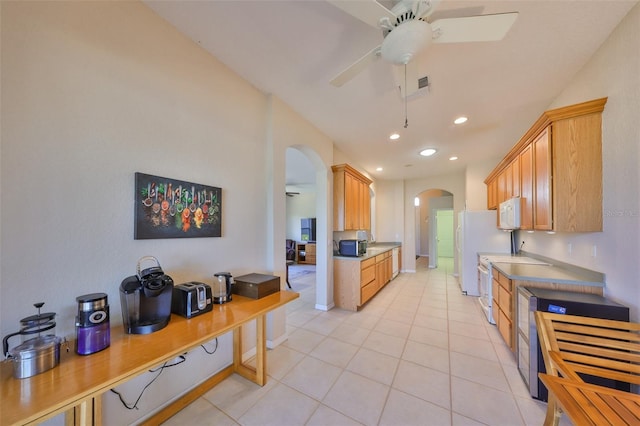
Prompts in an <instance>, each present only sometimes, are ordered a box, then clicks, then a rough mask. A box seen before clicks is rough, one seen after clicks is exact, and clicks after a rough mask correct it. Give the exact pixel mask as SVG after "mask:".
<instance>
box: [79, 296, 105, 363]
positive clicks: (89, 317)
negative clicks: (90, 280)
mask: <svg viewBox="0 0 640 426" xmlns="http://www.w3.org/2000/svg"><path fill="white" fill-rule="evenodd" d="M76 301H77V302H78V315H77V316H76V353H77V354H78V355H90V354H92V353H95V352H99V351H101V350H103V349H105V348H108V347H109V345H110V343H111V329H110V322H109V305H108V304H107V294H106V293H91V294H85V295H83V296H78V297H76Z"/></svg>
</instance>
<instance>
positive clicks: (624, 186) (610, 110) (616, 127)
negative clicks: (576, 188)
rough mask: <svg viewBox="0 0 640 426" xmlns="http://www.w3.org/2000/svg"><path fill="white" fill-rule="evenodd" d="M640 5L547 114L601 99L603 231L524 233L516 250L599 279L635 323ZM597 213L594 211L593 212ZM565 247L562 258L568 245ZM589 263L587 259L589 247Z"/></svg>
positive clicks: (639, 252)
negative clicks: (588, 272)
mask: <svg viewBox="0 0 640 426" xmlns="http://www.w3.org/2000/svg"><path fill="white" fill-rule="evenodd" d="M638 52H640V4H639V5H636V6H635V7H634V8H633V9H632V10H631V11H630V12H629V14H628V15H627V16H626V17H625V18H624V19H623V21H622V22H621V23H620V25H618V27H617V28H616V29H615V30H614V31H613V33H612V34H611V36H610V37H609V38H608V39H607V40H606V41H605V42H604V43H603V45H602V46H601V47H600V49H599V50H598V51H597V52H596V54H595V55H594V56H593V57H592V58H591V59H590V60H589V62H588V63H587V64H586V65H585V66H584V68H583V69H582V70H581V71H580V72H579V73H578V74H577V75H576V76H575V78H574V79H573V80H572V82H571V84H570V85H569V86H568V87H567V88H566V89H565V90H564V91H563V92H562V93H561V94H560V95H559V96H558V97H557V98H556V99H555V101H554V102H553V103H552V104H551V105H550V106H549V108H557V107H561V106H565V105H572V104H575V103H579V102H584V101H588V100H591V99H596V98H601V97H605V96H606V97H608V98H609V99H608V101H607V104H606V105H605V109H604V113H603V115H602V131H603V135H602V159H603V206H602V208H603V216H604V231H603V232H597V233H588V234H569V233H566V234H555V235H547V234H544V233H535V234H527V233H524V232H520V233H519V234H520V239H521V240H524V241H525V246H524V248H523V250H527V251H530V252H533V253H539V254H543V255H545V256H548V257H551V258H555V259H558V260H561V261H565V262H568V263H572V264H576V265H580V266H583V267H586V268H589V269H593V270H597V271H600V272H604V273H605V274H606V280H607V283H606V288H605V295H606V296H607V297H610V298H612V299H615V300H618V301H620V302H621V303H624V304H625V305H627V306H630V307H631V308H632V315H631V316H632V320H635V321H637V320H640V311H639V309H640V285H639V284H640V281H639V280H640V278H639V277H640V266H639V265H640V261H639V260H640V247H639V244H640V195H639V194H640V188H639V183H640V178H639V175H638V164H640V158H639V157H638V149H639V147H640V55H639V54H638ZM595 208H599V206H597V207H595ZM569 244H571V245H572V250H571V254H569V250H568V245H569ZM594 246H595V247H596V256H595V257H594V256H592V252H593V247H594Z"/></svg>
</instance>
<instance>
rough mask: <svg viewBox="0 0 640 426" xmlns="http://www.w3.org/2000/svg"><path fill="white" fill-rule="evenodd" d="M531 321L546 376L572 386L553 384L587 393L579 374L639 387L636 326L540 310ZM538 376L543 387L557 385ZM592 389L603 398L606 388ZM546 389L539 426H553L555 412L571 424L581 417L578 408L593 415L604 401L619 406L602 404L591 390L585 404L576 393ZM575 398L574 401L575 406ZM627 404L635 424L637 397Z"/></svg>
mask: <svg viewBox="0 0 640 426" xmlns="http://www.w3.org/2000/svg"><path fill="white" fill-rule="evenodd" d="M535 318H536V325H537V328H538V337H539V339H540V348H541V349H542V355H543V358H544V363H545V367H546V370H547V375H550V376H556V377H559V376H561V377H563V378H564V379H566V380H567V382H572V383H567V382H565V381H560V382H559V383H560V385H559V386H561V387H563V388H564V389H565V390H567V389H572V388H575V387H576V386H577V388H578V389H579V390H581V391H586V390H587V388H589V389H591V390H593V389H592V387H593V385H588V384H586V383H585V382H584V380H583V377H582V375H590V376H595V377H597V378H603V379H610V380H614V381H618V382H624V383H628V384H635V385H638V384H640V324H638V323H632V322H624V321H613V320H605V319H600V318H590V317H580V316H573V315H560V314H554V313H550V312H542V311H537V312H535ZM540 377H541V380H543V382H544V383H545V385H547V384H548V383H550V382H554V383H556V384H557V383H558V381H554V380H553V379H551V380H549V379H548V378H545V377H544V375H540ZM564 379H563V380H564ZM595 388H596V389H598V388H600V389H601V390H602V392H601V393H602V394H603V395H604V394H608V392H607V391H605V390H604V389H608V388H603V387H602V386H595ZM547 389H548V390H549V402H548V406H547V415H546V418H545V422H544V424H545V425H557V424H558V421H559V420H560V416H561V413H562V411H561V409H563V410H564V412H565V413H566V414H567V416H568V417H569V418H570V419H572V421H573V422H574V423H575V424H583V423H584V419H583V417H581V416H584V413H583V412H579V411H581V410H580V405H584V404H588V405H589V406H592V408H594V411H593V413H594V417H596V416H595V413H600V414H601V413H603V412H606V411H607V410H609V409H610V408H608V407H610V403H613V404H617V403H618V402H619V401H614V402H611V401H607V399H606V398H604V399H603V398H601V397H599V396H597V395H595V394H593V392H592V394H591V395H592V396H590V397H589V398H588V400H582V401H580V400H579V398H582V397H581V396H580V395H579V393H577V392H564V391H561V392H560V394H558V389H559V388H557V387H556V388H555V389H554V387H550V386H547ZM554 390H555V391H554ZM587 393H588V392H587ZM596 393H598V392H596ZM614 394H615V393H614ZM575 398H578V402H577V403H576V400H575ZM614 399H617V398H614ZM619 399H620V400H622V399H624V398H619ZM631 400H634V401H635V403H634V404H635V405H634V404H631V405H630V406H629V410H630V413H631V415H632V416H635V418H636V419H638V421H639V422H640V397H638V398H635V395H634V397H632V398H631ZM592 420H593V424H598V423H599V422H598V421H597V419H596V418H593V419H592Z"/></svg>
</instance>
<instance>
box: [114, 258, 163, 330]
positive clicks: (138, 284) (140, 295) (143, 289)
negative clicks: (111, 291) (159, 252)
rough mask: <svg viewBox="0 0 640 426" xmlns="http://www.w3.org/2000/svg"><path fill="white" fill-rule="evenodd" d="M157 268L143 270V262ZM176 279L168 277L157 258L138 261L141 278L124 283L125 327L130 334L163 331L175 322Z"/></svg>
mask: <svg viewBox="0 0 640 426" xmlns="http://www.w3.org/2000/svg"><path fill="white" fill-rule="evenodd" d="M149 261H152V262H154V263H155V264H154V266H151V267H149V268H146V269H142V270H141V268H140V266H141V264H142V263H143V262H149ZM172 294H173V279H171V277H170V276H168V275H166V274H165V273H164V272H163V271H162V267H160V262H158V259H156V258H155V257H153V256H145V257H142V258H140V260H138V265H137V275H132V276H130V277H127V278H125V279H124V280H123V281H122V284H120V304H121V308H122V324H123V326H124V331H125V333H127V334H148V333H153V332H154V331H158V330H161V329H163V328H164V327H166V326H167V324H169V320H170V319H171V297H172Z"/></svg>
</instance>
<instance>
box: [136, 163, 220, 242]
mask: <svg viewBox="0 0 640 426" xmlns="http://www.w3.org/2000/svg"><path fill="white" fill-rule="evenodd" d="M221 231H222V189H220V188H216V187H215V186H208V185H203V184H199V183H193V182H185V181H182V180H176V179H171V178H165V177H161V176H153V175H147V174H144V173H136V174H135V223H134V238H135V239H136V240H145V239H154V238H200V237H220V236H221Z"/></svg>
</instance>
